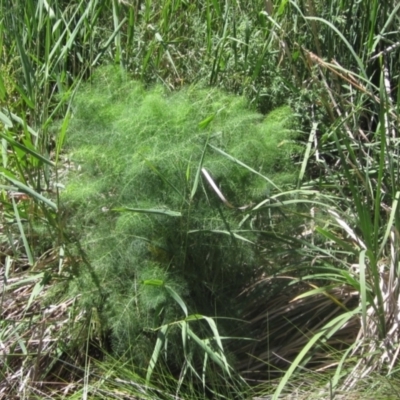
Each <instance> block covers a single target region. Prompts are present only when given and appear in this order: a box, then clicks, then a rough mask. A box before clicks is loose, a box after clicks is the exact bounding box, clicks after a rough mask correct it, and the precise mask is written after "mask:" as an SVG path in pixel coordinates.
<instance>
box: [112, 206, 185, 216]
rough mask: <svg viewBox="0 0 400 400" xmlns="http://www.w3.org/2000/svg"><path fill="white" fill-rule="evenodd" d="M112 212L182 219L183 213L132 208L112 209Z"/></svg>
mask: <svg viewBox="0 0 400 400" xmlns="http://www.w3.org/2000/svg"><path fill="white" fill-rule="evenodd" d="M111 211H115V212H135V213H142V214H159V215H167V216H168V217H181V216H182V213H180V212H179V211H171V210H163V209H156V208H147V209H146V208H130V207H117V208H112V209H111Z"/></svg>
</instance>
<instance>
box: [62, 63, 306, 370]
mask: <svg viewBox="0 0 400 400" xmlns="http://www.w3.org/2000/svg"><path fill="white" fill-rule="evenodd" d="M74 107H75V108H74V117H73V119H72V120H71V125H70V130H69V136H68V143H67V148H68V151H69V153H70V158H71V160H72V161H73V163H74V166H75V171H74V172H72V173H71V174H70V175H69V178H68V182H67V186H66V190H65V192H64V194H63V196H62V198H63V203H64V206H65V207H66V208H67V209H68V210H69V212H70V214H71V224H72V225H73V226H74V230H75V232H76V233H77V234H78V235H79V236H80V239H81V241H82V245H83V247H84V248H85V250H86V251H87V254H88V258H89V260H90V262H91V264H92V266H93V268H94V271H95V274H96V276H97V277H98V281H99V284H100V287H101V291H99V290H98V288H97V287H96V284H95V282H93V280H92V278H91V275H90V274H88V273H86V272H85V270H84V269H82V271H81V273H80V274H79V276H78V277H77V278H76V280H75V281H76V287H75V290H79V291H80V292H81V294H82V299H81V301H82V304H83V305H84V306H86V307H96V308H97V309H98V310H99V311H100V316H101V318H102V323H103V324H104V326H103V329H104V330H105V332H109V331H110V332H111V336H112V338H113V344H114V349H115V350H116V351H118V352H121V353H126V352H129V350H131V352H130V354H131V356H132V357H134V359H135V361H136V362H137V365H142V366H145V363H146V362H148V357H149V354H150V353H149V352H150V351H151V349H152V346H154V335H152V334H149V333H148V332H149V331H150V330H151V329H155V328H158V327H159V326H161V325H162V324H165V323H168V322H172V321H174V320H175V319H176V318H180V317H182V311H181V310H180V309H179V306H178V305H177V304H176V302H175V300H173V299H171V297H170V296H169V295H168V293H167V292H166V291H165V288H164V287H163V286H162V285H161V286H158V287H154V286H151V285H150V286H148V285H143V284H142V282H143V281H146V280H152V279H157V280H161V281H163V282H165V284H168V286H169V287H170V288H172V289H173V290H174V291H175V292H176V293H177V294H178V295H179V296H181V297H182V298H183V299H184V300H185V302H186V304H187V305H188V306H189V308H190V310H191V311H192V312H195V313H201V314H203V315H211V316H225V315H229V316H231V317H235V316H240V304H239V303H238V301H237V300H236V296H237V294H238V292H239V290H240V289H241V288H243V285H244V284H245V283H246V281H249V280H250V279H251V277H252V276H253V274H254V270H255V268H256V267H257V266H258V263H257V260H258V257H259V256H258V255H257V252H256V251H255V247H254V245H251V244H250V242H252V243H255V242H256V240H257V237H256V235H255V234H252V233H251V229H252V228H253V227H254V226H256V224H257V221H254V220H252V219H251V218H247V219H246V220H245V221H244V222H243V221H242V220H243V217H244V212H243V211H241V210H238V209H237V208H238V207H243V206H246V205H249V204H251V203H252V202H253V201H255V200H259V199H263V198H266V196H267V195H268V193H272V192H273V191H275V190H276V188H277V187H278V188H279V187H284V186H287V185H292V184H295V181H296V172H297V167H296V163H295V159H296V155H297V154H298V153H299V152H300V150H301V147H300V146H299V145H298V144H296V142H295V139H296V136H297V135H298V133H297V132H296V131H295V130H294V129H293V127H294V122H295V116H294V115H293V113H292V111H291V110H290V108H289V107H282V108H280V109H277V110H275V111H274V112H272V113H271V114H269V115H268V116H267V117H266V118H264V117H263V116H262V115H260V114H258V113H256V112H254V111H251V110H250V109H249V108H248V106H247V105H246V101H245V99H244V98H242V97H237V96H233V95H227V94H224V93H223V92H221V91H218V90H212V89H200V88H196V87H188V88H186V89H183V90H181V91H180V92H179V93H174V94H169V93H166V92H165V90H164V89H163V88H161V87H159V86H155V87H153V88H151V89H150V90H145V89H144V87H143V86H142V85H141V84H139V83H137V82H134V81H130V80H129V79H128V78H127V76H125V75H124V74H123V73H122V72H121V71H120V70H116V69H114V68H108V69H101V70H99V71H98V73H97V75H96V76H95V77H94V79H93V81H92V84H87V85H86V86H84V87H83V88H82V89H81V90H80V92H79V93H78V95H77V97H76V100H75V106H74ZM215 149H220V150H222V151H224V152H226V153H228V154H229V155H230V156H232V157H234V158H237V159H238V160H240V161H241V162H242V163H245V164H246V165H248V166H250V167H251V168H253V169H254V170H256V171H257V172H259V173H260V174H263V175H265V176H266V177H267V178H268V179H270V180H271V181H272V182H274V184H275V187H274V186H273V185H272V184H271V183H269V182H268V181H267V180H265V179H263V178H262V177H260V176H258V175H256V174H254V173H252V172H249V170H248V169H246V168H245V167H244V166H242V165H239V164H237V163H234V162H232V161H231V160H230V159H228V158H227V157H224V156H223V155H221V153H219V152H218V151H216V150H215ZM203 154H204V159H203V163H202V164H201V160H202V155H203ZM201 167H202V168H204V169H205V170H206V171H207V172H208V174H209V176H211V177H212V180H213V182H214V183H215V184H216V185H218V187H219V189H220V191H221V192H222V194H223V195H224V196H225V197H226V199H227V201H228V202H229V203H230V204H232V205H233V208H229V207H227V206H226V205H225V204H224V203H223V202H222V201H221V199H220V198H218V196H217V194H216V192H215V191H214V190H213V189H212V188H211V187H210V184H209V182H207V180H206V179H205V178H202V175H201V174H200V168H201ZM196 181H197V182H199V184H198V186H197V190H195V189H196V184H195V182H196ZM129 209H136V210H137V209H141V210H150V209H151V210H157V213H150V212H129V211H127V210H129ZM167 211H173V212H174V213H175V215H174V216H170V215H163V212H167ZM241 221H242V223H241ZM264 223H265V222H264ZM178 344H179V342H178V341H175V342H174V341H173V340H171V343H170V345H169V346H171V347H170V348H173V347H174V346H176V345H178ZM171 353H172V354H176V355H178V354H179V352H174V351H172V352H171ZM146 360H147V361H146Z"/></svg>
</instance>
